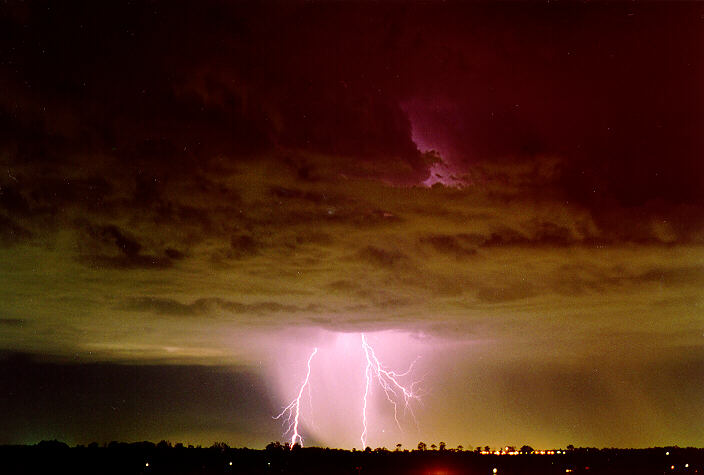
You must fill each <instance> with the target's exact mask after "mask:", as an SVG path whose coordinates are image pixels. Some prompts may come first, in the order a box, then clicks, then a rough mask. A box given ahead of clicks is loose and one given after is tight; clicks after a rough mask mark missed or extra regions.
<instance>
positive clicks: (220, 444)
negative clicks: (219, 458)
mask: <svg viewBox="0 0 704 475" xmlns="http://www.w3.org/2000/svg"><path fill="white" fill-rule="evenodd" d="M210 448H211V449H215V450H219V451H220V452H225V451H226V450H229V449H230V446H229V445H227V444H226V443H225V442H215V443H214V444H213V445H211V446H210Z"/></svg>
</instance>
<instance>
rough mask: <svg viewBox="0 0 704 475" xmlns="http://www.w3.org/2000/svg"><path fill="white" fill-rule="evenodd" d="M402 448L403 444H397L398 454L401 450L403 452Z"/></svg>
mask: <svg viewBox="0 0 704 475" xmlns="http://www.w3.org/2000/svg"><path fill="white" fill-rule="evenodd" d="M401 447H402V444H396V452H398V451H399V450H401Z"/></svg>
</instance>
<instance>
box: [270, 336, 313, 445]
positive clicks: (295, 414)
mask: <svg viewBox="0 0 704 475" xmlns="http://www.w3.org/2000/svg"><path fill="white" fill-rule="evenodd" d="M317 352H318V348H314V349H313V352H312V353H311V354H310V356H309V357H308V372H307V373H306V378H305V380H304V381H303V384H301V388H300V389H299V390H298V396H296V398H295V399H294V400H293V401H291V403H290V404H289V405H288V406H286V407H285V408H284V410H283V411H281V412H280V413H279V414H278V415H276V416H274V419H282V420H283V421H284V423H285V424H286V430H285V431H284V436H285V435H287V434H291V447H292V448H293V446H294V445H295V444H296V443H298V444H299V445H300V446H301V447H303V437H301V435H300V434H299V433H298V422H299V419H300V415H301V397H303V391H305V389H306V387H308V381H309V379H310V364H311V361H313V357H314V356H315V354H316V353H317ZM309 390H310V389H309Z"/></svg>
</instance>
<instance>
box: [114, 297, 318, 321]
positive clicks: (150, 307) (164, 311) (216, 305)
mask: <svg viewBox="0 0 704 475" xmlns="http://www.w3.org/2000/svg"><path fill="white" fill-rule="evenodd" d="M118 308H119V309H120V310H127V311H137V312H151V313H155V314H157V315H167V316H195V315H203V316H207V315H210V314H212V313H213V312H215V311H217V310H220V311H225V312H229V313H233V314H252V315H266V314H272V313H287V314H289V313H297V312H315V313H317V312H320V311H321V310H322V307H321V306H320V305H316V304H309V305H308V306H306V307H298V306H296V305H287V304H281V303H278V302H257V303H252V304H245V303H240V302H233V301H231V300H225V299H220V298H201V299H198V300H196V301H194V302H193V303H190V304H185V303H181V302H179V301H177V300H174V299H167V298H157V297H135V298H131V299H128V300H126V301H124V302H122V303H121V304H120V305H118Z"/></svg>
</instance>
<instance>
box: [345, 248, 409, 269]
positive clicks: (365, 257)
mask: <svg viewBox="0 0 704 475" xmlns="http://www.w3.org/2000/svg"><path fill="white" fill-rule="evenodd" d="M356 257H357V259H359V260H361V261H363V262H366V263H368V264H371V265H373V266H375V267H382V268H392V267H397V266H399V265H402V264H404V263H406V262H408V256H406V255H404V254H403V253H402V252H400V251H397V250H387V249H381V248H378V247H375V246H367V247H365V248H364V249H362V250H360V251H359V252H358V253H357V256H356Z"/></svg>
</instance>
